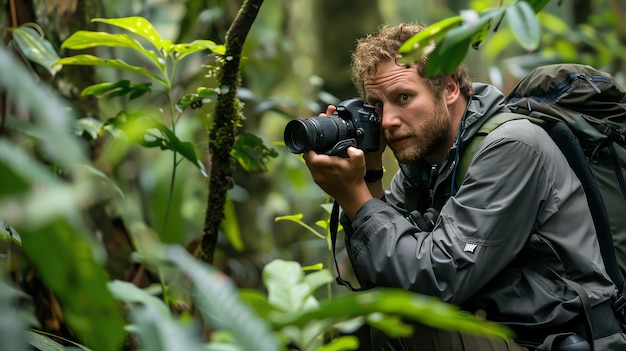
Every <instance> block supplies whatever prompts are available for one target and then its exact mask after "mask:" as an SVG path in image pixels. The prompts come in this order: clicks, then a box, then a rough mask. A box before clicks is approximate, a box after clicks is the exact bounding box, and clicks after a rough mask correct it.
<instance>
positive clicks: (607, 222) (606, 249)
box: [456, 64, 626, 349]
mask: <svg viewBox="0 0 626 351" xmlns="http://www.w3.org/2000/svg"><path fill="white" fill-rule="evenodd" d="M507 106H508V107H509V108H510V110H511V111H512V112H513V113H501V114H497V115H494V116H492V117H491V118H489V119H488V120H487V121H486V122H485V123H484V124H483V125H482V127H481V128H480V130H479V131H478V133H477V134H476V135H475V136H474V137H473V138H472V139H470V141H469V142H468V143H467V146H465V147H464V148H463V150H462V151H461V156H460V158H459V165H458V168H457V175H458V177H457V178H456V179H457V182H456V186H457V188H458V187H459V186H460V183H461V182H462V181H463V177H464V175H465V173H466V171H467V168H468V167H469V164H470V162H471V160H472V157H473V155H474V153H475V151H476V149H477V148H478V145H479V144H480V143H481V142H482V140H483V139H484V138H485V136H486V135H487V134H488V133H489V132H491V131H492V130H494V129H495V128H497V127H498V126H500V125H501V124H502V123H505V122H507V121H510V120H513V119H520V118H526V119H529V120H531V121H532V122H533V123H535V124H538V125H541V126H542V127H543V128H544V129H545V130H546V131H547V132H548V134H549V135H550V137H551V138H552V140H554V141H555V143H556V144H557V145H558V146H559V148H560V150H561V152H563V154H564V155H565V157H566V158H567V160H568V162H569V164H570V167H571V168H572V170H573V171H574V172H575V173H576V175H577V176H578V178H579V179H580V180H581V183H582V185H583V187H584V189H585V193H586V195H587V201H588V203H589V209H590V210H591V215H592V217H593V220H594V226H595V228H596V233H597V235H598V242H599V244H600V250H601V253H602V258H603V260H604V264H605V266H606V269H607V273H608V274H609V276H610V277H611V279H612V280H613V282H614V283H615V285H616V286H617V287H618V289H620V290H621V291H622V293H624V292H625V291H626V290H625V286H624V276H626V92H625V91H624V89H623V87H621V86H620V84H619V83H617V82H616V81H615V79H614V77H613V76H611V75H610V74H608V73H606V72H602V71H599V70H597V69H595V68H592V67H590V66H585V65H579V64H555V65H548V66H542V67H538V68H536V69H534V70H533V71H531V72H530V73H529V74H528V75H527V76H526V77H524V78H523V79H522V80H520V81H519V82H518V83H517V85H516V86H515V87H514V88H513V90H512V91H511V93H510V94H509V95H508V96H507ZM562 279H563V278H562ZM566 283H568V285H570V286H571V287H573V288H574V289H575V290H576V291H577V292H578V293H579V295H581V299H583V296H582V295H583V294H584V292H582V291H581V290H580V289H579V286H576V285H577V284H576V283H573V282H571V281H566ZM584 295H586V294H584ZM583 305H585V303H584V302H583ZM613 307H614V309H615V311H616V312H617V313H618V314H620V315H621V316H620V318H619V319H620V320H621V321H622V323H624V321H625V316H624V310H625V308H626V300H625V299H624V297H623V296H622V297H620V298H619V299H618V301H616V302H615V303H614V306H613ZM585 311H586V312H588V311H587V308H585ZM588 319H589V318H588ZM589 328H591V326H589ZM590 335H591V334H590ZM546 349H548V348H546Z"/></svg>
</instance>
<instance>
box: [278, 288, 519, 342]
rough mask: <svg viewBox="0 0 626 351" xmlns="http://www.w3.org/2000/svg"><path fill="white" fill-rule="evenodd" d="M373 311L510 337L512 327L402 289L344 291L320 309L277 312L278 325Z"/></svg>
mask: <svg viewBox="0 0 626 351" xmlns="http://www.w3.org/2000/svg"><path fill="white" fill-rule="evenodd" d="M370 314H388V315H395V316H399V317H403V318H405V319H408V320H414V321H418V322H421V323H423V324H426V325H429V326H432V327H435V328H441V329H447V330H458V331H462V332H466V333H472V334H476V335H485V336H499V337H511V336H512V333H511V331H510V330H509V329H508V328H506V327H504V326H502V325H499V324H496V323H493V322H488V321H485V320H483V319H481V318H479V317H476V316H474V315H471V314H469V313H467V312H464V311H461V310H460V309H459V308H458V307H456V306H454V305H451V304H446V303H443V302H441V301H440V300H438V299H437V298H434V297H429V296H423V295H418V294H415V293H411V292H409V291H406V290H402V289H376V290H371V291H368V292H365V293H360V294H353V295H345V296H340V297H335V298H333V300H332V301H330V302H324V303H322V304H321V305H320V307H319V308H318V309H314V310H309V311H306V312H304V313H300V314H292V315H288V314H284V315H281V316H276V317H275V318H274V319H273V320H272V321H273V322H274V323H275V325H274V327H275V328H280V327H284V326H288V325H290V326H298V325H305V324H306V323H308V322H309V321H311V320H324V319H329V318H330V319H335V320H342V319H345V320H347V319H349V318H355V317H359V316H368V315H370Z"/></svg>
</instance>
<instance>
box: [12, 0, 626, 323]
mask: <svg viewBox="0 0 626 351" xmlns="http://www.w3.org/2000/svg"><path fill="white" fill-rule="evenodd" d="M498 5H499V2H496V1H493V0H470V1H456V0H447V1H432V0H395V1H388V0H359V1H348V0H317V1H310V0H272V1H265V2H264V3H263V5H262V6H261V8H260V10H259V14H258V16H257V18H256V20H255V22H254V24H253V26H252V29H251V31H250V33H249V34H248V37H247V39H246V42H245V45H244V50H243V55H242V56H243V59H242V66H241V88H240V89H239V92H238V94H239V99H240V101H241V103H242V104H241V111H242V115H243V119H242V120H241V121H240V124H239V126H238V130H239V131H241V132H243V131H246V132H249V133H252V134H254V135H256V136H257V137H259V138H260V139H261V140H262V141H263V143H264V144H265V145H266V146H267V147H269V148H271V149H273V150H274V151H275V152H276V154H275V155H274V157H268V158H267V159H266V160H265V161H266V162H263V163H261V166H260V168H258V169H245V168H244V167H242V165H241V164H237V165H236V168H235V172H234V174H233V176H234V177H233V188H232V189H231V190H230V192H229V201H228V202H227V206H226V209H225V219H224V221H223V224H222V226H221V229H222V231H221V232H220V235H219V241H218V250H217V251H216V257H215V261H214V262H213V264H214V266H215V267H216V268H217V269H218V270H219V271H222V272H224V273H226V274H227V275H228V276H229V277H231V278H232V279H233V281H234V282H235V284H236V286H238V287H241V288H253V289H256V288H262V276H261V274H262V270H263V267H265V266H266V265H267V264H268V263H269V262H271V261H272V260H275V259H284V260H293V261H297V262H299V263H301V264H302V265H303V266H312V265H316V264H318V263H322V264H323V265H324V267H325V268H330V267H329V265H331V264H332V262H331V261H330V259H331V256H330V254H329V243H328V241H327V240H324V239H322V238H323V237H324V236H325V233H326V231H327V229H328V228H327V227H326V225H325V223H326V221H327V219H328V215H329V213H328V206H327V205H328V202H329V201H330V200H329V199H328V198H327V197H326V196H325V195H324V193H323V192H322V191H321V190H320V189H319V188H318V187H317V186H316V185H315V184H314V183H313V182H312V180H311V178H310V176H309V174H308V172H307V170H306V167H305V166H304V163H303V162H302V160H301V158H300V157H299V156H298V155H293V154H290V153H288V152H287V151H286V150H285V148H284V146H283V145H282V139H283V130H284V126H285V124H286V123H287V122H288V121H289V120H291V119H293V118H307V117H310V116H314V115H317V114H319V113H320V112H322V111H324V110H325V107H326V105H328V104H334V103H337V102H339V101H341V100H344V99H346V98H349V97H353V96H354V95H355V94H356V91H355V89H354V88H353V86H352V83H351V81H350V67H349V61H350V53H351V50H352V48H353V46H354V43H355V40H356V39H357V38H360V37H363V36H364V35H366V34H367V33H371V32H373V31H375V30H376V28H377V27H378V26H379V25H380V24H390V25H394V24H398V23H402V22H419V23H424V24H429V23H432V22H435V21H439V20H441V19H444V18H446V17H450V16H454V15H457V14H458V13H459V11H461V10H464V9H475V10H482V9H485V8H488V7H495V6H498ZM240 6H241V1H232V0H228V1H226V0H204V1H183V0H180V1H177V0H153V1H148V0H144V1H140V0H123V1H122V0H107V1H104V0H22V1H13V0H2V8H0V20H2V22H3V27H2V38H3V43H2V44H3V45H4V46H6V47H7V48H10V49H12V50H14V53H15V55H16V57H17V60H19V61H21V64H23V65H24V66H25V67H26V71H27V72H29V74H30V76H31V79H33V80H34V81H35V82H36V83H35V84H42V85H46V86H49V87H50V88H51V91H50V95H57V96H58V97H59V98H60V99H62V101H69V102H70V103H71V104H72V106H73V107H74V109H75V115H74V116H73V120H72V121H71V122H72V125H74V128H76V125H77V124H76V123H75V122H76V121H78V126H79V128H78V129H79V131H80V132H81V133H82V135H83V136H88V135H89V133H90V132H91V133H92V134H93V133H96V132H97V131H101V129H98V128H100V127H102V125H101V124H98V125H97V126H96V125H94V123H96V124H97V122H98V121H99V122H100V123H104V122H105V121H107V120H110V119H112V118H115V117H116V114H117V113H118V112H119V111H121V110H124V111H127V112H128V113H129V114H132V113H135V112H136V113H144V114H148V115H154V116H157V115H158V116H164V118H165V119H166V120H167V119H170V120H171V119H173V118H178V119H177V124H176V134H177V136H178V137H179V138H180V139H181V140H191V141H192V142H193V145H194V148H195V151H196V153H197V155H198V159H199V160H200V162H201V163H202V164H203V166H204V167H205V168H206V169H210V168H211V164H210V155H209V154H208V139H207V138H208V137H207V130H208V129H210V127H211V125H212V123H213V115H212V114H213V111H212V108H213V107H214V101H211V100H210V99H209V100H207V101H205V103H204V104H202V105H201V106H199V107H198V108H193V109H187V110H185V113H184V114H181V115H180V117H174V115H173V114H170V113H169V112H168V111H167V110H166V111H163V109H164V107H163V106H167V105H168V101H167V96H168V95H167V92H164V91H159V90H158V89H153V90H152V91H150V92H148V93H146V94H145V95H143V96H142V97H141V99H135V100H133V101H130V100H128V99H115V98H103V99H97V98H96V97H94V96H81V91H82V90H83V89H84V88H86V87H88V86H90V85H93V84H96V83H99V82H105V81H119V80H123V79H131V78H132V79H134V80H137V76H136V75H133V73H129V72H120V71H119V70H114V69H110V68H102V67H94V66H63V67H62V68H60V70H56V71H50V70H49V69H48V68H45V67H42V66H41V65H40V64H37V63H34V62H32V61H31V60H29V59H28V57H27V56H28V55H26V53H24V52H21V51H20V49H19V47H17V48H16V46H15V45H14V44H11V40H13V39H14V37H13V36H12V33H13V32H12V30H13V29H15V28H18V27H20V26H24V25H25V26H28V27H31V28H33V29H35V30H36V31H37V33H39V35H40V36H41V37H43V38H45V39H46V40H47V41H48V42H49V43H50V45H51V50H52V51H54V52H56V53H58V55H59V57H69V56H72V55H76V54H78V53H79V52H80V53H84V52H88V53H93V54H97V55H100V56H103V57H107V56H108V57H115V58H119V59H122V60H124V61H125V62H128V63H131V64H137V65H141V64H142V63H145V62H142V59H141V58H140V57H137V56H136V55H134V53H132V52H130V51H124V50H123V49H120V48H115V47H99V48H89V49H86V50H80V51H77V50H70V49H65V48H62V43H63V42H64V41H65V40H66V39H67V38H68V37H69V36H70V35H71V34H72V33H75V32H76V31H79V30H92V31H99V30H111V29H110V27H107V26H106V24H103V23H98V22H92V21H91V20H92V19H94V18H117V17H128V16H141V17H144V18H146V19H147V20H149V21H150V22H151V23H152V24H153V25H154V27H155V29H156V30H157V32H158V33H160V35H161V37H163V38H164V39H169V40H171V41H172V42H174V43H189V42H192V41H194V40H197V39H202V40H211V41H213V42H215V43H216V44H223V43H224V41H225V35H226V32H227V31H228V28H229V27H230V26H231V24H232V22H233V20H234V19H235V17H236V15H237V13H238V11H239V9H240ZM625 17H626V8H625V5H624V3H623V1H619V0H574V1H563V2H562V3H559V2H556V1H552V2H549V3H548V4H547V6H546V8H545V9H544V10H543V11H542V12H541V13H540V14H538V19H539V23H540V25H541V42H540V46H539V48H538V49H537V50H534V51H532V52H526V51H525V50H524V49H523V48H521V47H520V46H519V45H518V44H517V43H516V42H515V39H514V33H512V32H511V30H510V28H509V27H508V25H507V23H506V22H503V23H502V24H501V25H500V26H498V30H497V31H495V32H492V33H490V35H489V37H488V38H487V40H486V42H485V43H484V45H483V46H482V47H481V48H480V50H470V53H469V55H468V56H467V57H466V59H465V64H466V66H467V67H468V68H469V70H470V73H471V75H472V77H473V78H474V80H476V81H483V82H489V83H493V84H495V85H497V86H498V87H500V88H501V89H502V90H503V91H504V92H507V89H510V88H511V87H512V85H513V84H514V83H515V82H516V80H517V79H518V78H520V77H521V76H522V75H523V74H524V73H525V72H527V71H529V70H530V69H531V68H534V67H535V66H538V65H541V64H545V63H553V62H579V63H586V64H590V65H593V66H595V67H597V68H600V69H603V70H606V71H608V72H610V73H612V74H614V75H615V76H616V77H617V78H618V79H619V80H621V81H624V79H625V77H624V57H626V24H625V23H624V22H623V21H622V19H623V18H625ZM11 62H13V61H11ZM0 64H2V65H5V64H7V61H4V62H0ZM216 67H219V65H216V64H215V62H214V59H213V58H212V57H210V56H209V55H207V54H206V53H196V54H193V55H190V56H189V57H187V58H185V61H184V62H182V63H181V64H180V65H179V66H178V69H177V72H176V73H177V74H176V76H175V80H174V81H172V82H171V92H170V94H171V96H174V97H175V98H177V99H180V98H182V97H183V96H185V95H187V94H189V93H190V92H194V91H196V90H197V89H198V88H200V87H206V86H213V85H215V82H216V81H215V72H214V70H215V68H216ZM16 79H19V80H21V79H24V77H23V76H20V75H17V74H16V75H11V74H10V72H9V71H8V70H7V71H4V72H3V74H2V75H0V82H1V83H2V84H0V88H1V89H0V114H1V116H2V119H1V124H0V140H5V141H7V142H9V143H10V144H3V145H5V146H3V147H6V145H17V146H18V147H19V148H20V149H22V150H28V151H32V152H33V153H34V154H35V155H36V159H37V160H39V161H41V165H42V166H43V167H47V168H48V169H51V170H52V172H53V174H54V172H56V175H58V176H60V177H61V178H62V177H63V176H64V174H63V170H62V169H57V170H55V169H54V162H51V161H53V160H50V159H48V158H47V157H46V155H45V151H44V154H40V153H41V151H38V150H37V148H36V147H35V146H36V145H35V144H36V142H34V141H33V140H32V139H31V137H32V135H33V134H34V133H37V132H38V133H46V132H47V131H50V130H49V129H42V130H35V129H31V128H29V123H30V122H31V116H29V114H28V113H27V111H25V110H24V109H23V108H21V107H22V106H21V104H20V102H15V101H16V100H20V101H21V98H22V97H24V96H26V97H25V99H26V100H28V99H34V100H33V101H31V104H39V105H41V106H40V107H41V108H44V109H45V108H50V109H51V108H53V107H54V106H56V105H55V103H54V101H53V99H52V98H50V99H49V100H48V97H46V96H45V95H44V96H41V95H37V94H32V96H29V94H31V92H32V90H30V89H31V88H30V86H29V85H28V84H22V82H20V81H16ZM7 87H14V89H13V90H12V91H13V93H6V91H7V90H11V89H7ZM16 87H17V88H16ZM20 89H21V90H20ZM16 90H17V91H19V93H18V94H15V93H14V92H15V91H16ZM16 95H19V98H20V99H17V97H16ZM61 110H63V108H62V107H60V111H61ZM159 118H161V117H159ZM96 127H98V128H96ZM84 139H85V140H84V143H85V145H81V146H75V147H85V150H86V151H85V155H84V157H85V158H86V159H87V160H86V161H85V163H88V164H90V166H91V167H93V168H92V171H93V172H92V174H91V176H92V177H93V176H97V177H101V179H102V182H101V183H97V184H100V186H97V187H95V188H91V189H89V190H87V193H84V194H81V195H80V198H81V199H84V201H81V202H80V203H79V206H80V207H81V209H83V210H84V211H83V212H82V215H83V216H84V220H85V223H86V224H87V226H88V229H85V232H87V233H93V235H90V236H89V238H88V240H87V241H88V242H98V243H100V244H101V245H102V247H103V248H104V249H103V250H101V251H98V250H94V252H95V253H94V255H95V256H96V257H99V262H102V264H103V265H105V267H106V271H107V273H108V277H109V278H111V279H121V280H126V281H132V282H133V283H135V284H136V285H137V286H140V287H148V286H150V285H151V284H153V283H155V282H158V281H159V277H155V276H154V273H153V272H151V271H150V270H149V269H146V267H145V266H144V265H143V264H139V263H137V262H136V261H135V260H133V252H134V251H136V250H137V247H138V246H139V247H140V246H141V243H137V240H138V239H137V238H144V237H149V236H157V237H158V241H160V242H163V243H168V244H180V245H183V246H185V247H187V249H188V251H189V252H191V253H197V251H198V247H199V245H200V240H201V235H202V232H203V225H204V219H205V215H206V213H205V211H206V208H207V203H206V201H207V197H208V191H209V190H208V187H207V178H206V177H205V176H203V175H202V173H201V172H200V171H199V170H198V168H197V167H196V166H195V165H194V164H193V163H191V162H180V164H178V165H177V166H176V169H177V174H176V178H175V180H174V181H173V182H172V157H171V153H168V152H164V151H163V150H160V149H158V148H142V147H138V146H131V145H128V144H127V143H124V142H121V141H119V139H118V138H116V137H115V134H114V133H113V132H112V131H111V130H109V131H108V132H105V133H104V134H102V135H97V136H96V137H95V138H94V137H91V138H88V137H85V138H84ZM55 141H56V142H59V143H61V142H62V141H63V140H60V139H56V140H54V139H53V140H51V141H50V142H51V143H52V144H54V143H55ZM5 150H8V149H5ZM76 161H78V160H76ZM15 162H17V161H15ZM386 169H387V172H386V174H385V178H384V179H385V181H387V182H388V181H389V180H390V179H391V176H392V175H393V173H394V172H395V170H396V166H395V163H394V160H393V157H392V156H390V155H387V160H386ZM0 171H3V169H0ZM26 172H28V171H26ZM33 174H34V175H37V174H39V173H33ZM94 174H95V175H94ZM9 176H10V172H9V173H7V172H3V173H0V183H4V184H5V185H6V186H7V187H8V188H9V189H5V190H6V192H7V193H11V188H12V187H13V186H14V183H10V181H11V179H10V177H9ZM36 183H37V181H36V180H35V178H33V183H32V184H30V186H34V187H36ZM0 188H2V184H0ZM171 189H172V190H173V191H171V192H170V190H171ZM52 195H55V196H52ZM72 196H74V194H69V193H67V194H63V193H56V194H45V193H44V194H43V195H42V196H40V197H39V198H37V203H38V204H40V205H41V207H40V209H38V210H37V209H36V210H32V211H31V212H27V213H26V212H25V213H26V214H27V215H29V216H35V217H36V216H38V215H41V216H44V217H45V215H46V214H45V211H52V210H51V209H53V208H54V207H56V206H60V204H63V203H64V202H66V201H69V200H67V198H66V197H72ZM168 204H169V205H168ZM324 205H325V206H324ZM0 209H1V211H3V212H0V221H2V220H3V221H5V222H0V223H4V228H3V229H2V228H0V233H1V234H2V235H0V237H1V238H2V239H3V240H0V253H1V254H2V256H0V260H2V258H4V260H3V267H4V268H3V269H2V271H1V272H2V273H3V274H5V275H6V276H7V278H8V279H7V280H8V281H11V280H17V281H20V282H21V284H23V288H24V289H23V290H25V291H26V292H28V293H30V294H31V295H34V294H40V295H41V296H39V295H38V296H33V297H35V298H41V299H43V301H45V304H46V308H47V309H40V310H39V315H37V318H38V319H39V320H40V321H41V323H42V324H44V327H43V328H42V329H44V330H48V331H50V332H53V333H57V334H61V335H64V334H65V332H64V331H63V330H62V328H63V324H62V323H59V319H58V318H56V317H58V315H59V312H58V311H56V310H55V308H57V307H56V306H57V302H55V298H54V297H51V295H50V294H49V293H46V292H45V290H42V289H41V286H40V285H41V284H42V283H41V282H40V281H38V280H37V279H31V278H28V279H26V278H25V276H27V275H28V274H32V275H36V273H35V272H32V271H29V270H27V269H26V267H27V266H28V265H27V264H25V263H20V262H17V263H16V262H6V261H7V260H8V258H10V259H11V260H16V259H17V260H22V259H24V258H23V257H21V256H20V255H16V254H15V253H14V251H11V250H18V249H17V248H16V247H15V246H13V244H12V242H11V239H10V238H11V237H13V236H14V234H16V233H15V232H14V229H15V228H12V227H11V226H12V225H14V224H13V221H15V219H14V218H12V216H13V215H16V213H17V215H19V213H20V212H19V211H17V212H11V211H9V210H10V209H11V207H10V206H8V205H7V204H4V205H3V206H0ZM42 211H43V212H42ZM299 214H302V216H301V217H299V216H297V215H299ZM17 215H16V216H17ZM290 216H291V217H290ZM294 216H295V217H294ZM16 218H17V217H16ZM277 218H278V219H279V220H277ZM281 219H282V220H281ZM22 220H24V219H22ZM28 220H32V221H37V220H38V219H37V218H33V217H30V218H29V219H28ZM17 222H19V221H17ZM306 226H310V228H311V229H312V230H307V228H306ZM315 231H319V232H320V233H321V235H319V236H317V235H314V234H313V233H312V232H315ZM146 233H147V234H146ZM42 235H43V234H42ZM320 236H321V237H322V238H320ZM21 237H22V238H23V237H24V235H21ZM8 238H9V239H8ZM58 240H63V238H58ZM338 245H339V248H338V250H337V254H338V257H337V258H338V260H339V262H340V264H341V267H342V268H343V269H345V272H344V274H349V268H348V267H347V262H346V257H345V256H344V255H343V254H342V253H341V252H340V247H341V240H340V241H339V242H338ZM46 249H48V250H54V247H52V246H50V247H47V248H41V250H43V251H45V250H46ZM9 253H13V254H9ZM11 277H12V278H13V279H11ZM18 277H19V278H18ZM29 284H31V285H32V286H29ZM332 290H333V293H334V294H339V295H341V294H344V293H345V292H346V291H345V290H343V289H337V288H336V287H334V286H333V287H332Z"/></svg>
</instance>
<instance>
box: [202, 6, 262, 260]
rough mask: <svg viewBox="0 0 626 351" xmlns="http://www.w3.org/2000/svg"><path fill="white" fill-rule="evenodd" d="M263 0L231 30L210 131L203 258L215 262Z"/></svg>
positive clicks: (242, 11)
mask: <svg viewBox="0 0 626 351" xmlns="http://www.w3.org/2000/svg"><path fill="white" fill-rule="evenodd" d="M261 4H263V0H245V1H244V3H243V4H242V5H241V9H240V10H239V13H238V14H237V17H236V18H235V21H234V22H233V24H232V25H231V26H230V28H229V29H228V32H227V33H226V38H225V42H224V44H225V46H226V54H225V55H224V62H223V67H222V70H221V76H220V87H221V89H222V91H221V94H220V95H219V97H218V99H217V105H216V107H215V118H214V122H213V126H212V127H211V131H210V132H209V151H210V153H211V172H210V174H211V177H210V180H209V196H208V201H207V210H206V215H205V222H204V223H205V224H204V233H203V236H202V250H201V252H200V258H201V259H202V260H203V261H205V262H208V263H211V264H212V263H213V260H214V256H215V249H216V246H217V238H218V235H219V229H220V224H221V222H222V219H223V218H224V206H225V204H226V197H227V196H228V190H230V189H231V188H232V186H233V180H232V178H233V172H234V170H235V164H234V160H233V158H232V156H231V150H232V148H233V145H234V144H235V137H236V127H237V124H238V122H239V121H240V120H241V111H240V107H239V100H238V98H237V88H238V87H239V85H240V84H241V74H240V71H239V63H240V62H241V52H242V49H243V44H244V42H245V40H246V37H247V35H248V33H249V31H250V28H251V27H252V24H253V23H254V20H255V19H256V16H257V14H258V13H259V9H260V7H261Z"/></svg>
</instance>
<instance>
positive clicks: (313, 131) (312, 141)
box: [285, 98, 380, 156]
mask: <svg viewBox="0 0 626 351" xmlns="http://www.w3.org/2000/svg"><path fill="white" fill-rule="evenodd" d="M285 146H287V150H289V151H290V152H291V153H294V154H301V153H304V152H306V151H309V150H313V151H315V152H317V153H318V154H326V155H332V156H344V155H345V150H346V149H347V148H348V147H349V146H354V147H357V148H359V149H361V150H363V151H365V152H369V151H376V150H378V149H379V147H380V119H379V118H378V115H377V114H376V111H375V109H374V106H371V105H368V104H366V103H365V102H364V101H363V100H360V99H358V98H352V99H348V100H344V101H342V102H340V103H339V104H338V105H337V110H336V111H335V112H334V113H333V114H332V115H330V116H327V117H319V116H318V117H310V118H307V119H295V120H292V121H289V123H287V125H286V126H285Z"/></svg>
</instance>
